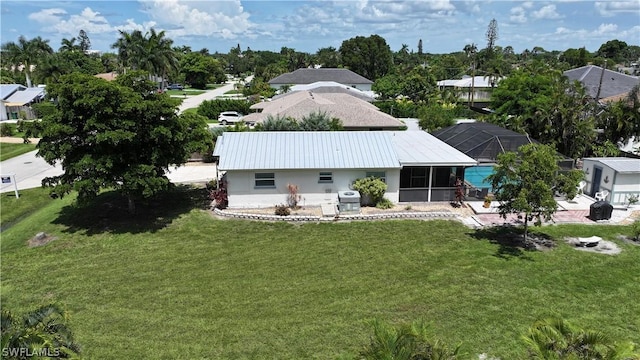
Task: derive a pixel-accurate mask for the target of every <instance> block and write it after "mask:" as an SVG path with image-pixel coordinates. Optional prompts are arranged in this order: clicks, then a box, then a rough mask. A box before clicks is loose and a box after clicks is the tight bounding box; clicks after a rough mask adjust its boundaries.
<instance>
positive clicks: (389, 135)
mask: <svg viewBox="0 0 640 360" xmlns="http://www.w3.org/2000/svg"><path fill="white" fill-rule="evenodd" d="M412 133H414V132H402V131H398V132H386V131H382V132H349V131H335V132H240V133H236V132H225V133H223V134H222V135H221V136H220V137H218V140H217V142H216V147H215V150H214V154H213V155H214V157H215V158H217V161H218V170H219V171H221V172H223V173H224V179H225V181H226V184H227V194H228V199H229V207H231V208H242V207H270V206H274V205H277V204H284V203H286V201H287V196H288V194H289V192H288V186H287V185H288V184H293V185H297V186H298V189H299V194H300V195H301V197H302V198H301V201H300V203H301V204H302V205H307V206H317V205H321V204H327V203H331V204H335V203H337V201H338V192H339V191H348V190H350V188H351V185H352V183H353V182H354V181H355V180H356V179H359V178H364V177H368V176H376V177H379V178H382V179H383V180H384V181H385V182H386V184H387V192H386V194H385V197H386V198H387V199H389V200H391V201H392V202H394V203H398V202H401V201H448V200H451V199H452V198H451V196H452V193H453V190H454V189H455V188H453V187H452V183H451V177H452V176H453V177H454V180H455V177H456V176H459V177H460V178H463V172H464V167H465V166H473V165H475V164H476V161H475V160H473V159H471V158H469V157H467V156H466V155H464V154H462V153H460V152H459V151H457V150H456V149H454V148H453V147H451V146H449V145H447V144H445V143H443V142H442V141H440V140H438V139H436V138H435V137H433V136H431V135H429V134H427V133H426V132H422V131H417V132H415V134H412Z"/></svg>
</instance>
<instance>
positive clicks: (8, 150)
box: [0, 142, 36, 161]
mask: <svg viewBox="0 0 640 360" xmlns="http://www.w3.org/2000/svg"><path fill="white" fill-rule="evenodd" d="M35 149H36V144H14V143H2V142H0V161H5V160H7V159H11V158H12V157H16V156H18V155H22V154H24V153H28V152H29V151H33V150H35Z"/></svg>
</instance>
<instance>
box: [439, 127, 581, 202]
mask: <svg viewBox="0 0 640 360" xmlns="http://www.w3.org/2000/svg"><path fill="white" fill-rule="evenodd" d="M433 136H435V137H436V138H438V139H440V140H442V141H444V142H445V143H447V144H449V145H451V146H452V147H454V148H455V149H457V150H458V151H460V152H462V153H463V154H465V155H467V156H469V157H470V158H473V159H475V160H476V161H478V165H477V166H473V167H469V168H467V169H466V170H465V174H464V181H465V183H466V184H467V186H468V187H470V188H471V189H472V191H471V192H472V193H474V194H478V196H480V197H482V196H484V194H486V193H487V192H490V191H491V184H490V183H488V182H487V180H486V177H487V176H489V175H490V174H491V173H492V172H493V165H494V164H495V163H496V161H497V160H498V155H499V154H502V153H504V152H507V151H513V152H515V151H518V148H519V147H520V146H522V145H527V144H533V143H537V141H535V140H533V139H531V138H530V137H529V135H527V134H520V133H517V132H515V131H511V130H509V129H505V128H503V127H500V126H498V125H494V124H489V123H484V122H469V123H460V124H456V125H453V126H449V127H447V128H444V129H441V130H438V131H436V132H434V133H433ZM561 158H562V160H560V161H559V162H558V165H560V168H561V169H563V170H569V169H572V168H573V166H574V161H573V160H572V159H568V158H566V157H564V156H562V155H561Z"/></svg>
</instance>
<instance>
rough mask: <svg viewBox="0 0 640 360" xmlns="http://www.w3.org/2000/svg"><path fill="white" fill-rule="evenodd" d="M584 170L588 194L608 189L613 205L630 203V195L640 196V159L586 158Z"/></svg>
mask: <svg viewBox="0 0 640 360" xmlns="http://www.w3.org/2000/svg"><path fill="white" fill-rule="evenodd" d="M582 170H583V171H584V179H585V181H586V182H587V185H586V186H585V189H584V192H585V194H587V195H590V196H592V197H593V196H595V194H596V193H597V192H601V191H608V195H607V197H606V200H607V201H608V202H610V203H611V204H613V205H623V204H628V203H629V197H631V196H634V195H635V196H640V159H632V158H625V157H602V158H585V159H584V163H583V166H582Z"/></svg>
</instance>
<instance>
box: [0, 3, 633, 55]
mask: <svg viewBox="0 0 640 360" xmlns="http://www.w3.org/2000/svg"><path fill="white" fill-rule="evenodd" d="M0 10H1V16H2V18H1V19H0V20H1V21H0V23H1V29H2V33H1V41H2V43H5V42H7V41H16V40H17V39H18V37H19V36H20V35H23V36H25V37H26V38H27V39H31V38H33V37H36V36H41V37H42V38H44V39H48V40H50V42H49V44H50V45H51V46H52V47H53V48H54V49H56V50H57V49H58V48H59V47H60V41H61V40H62V39H63V38H71V37H75V36H77V35H78V32H79V31H80V30H81V29H82V30H85V31H86V32H87V34H88V36H89V38H90V40H91V44H92V49H94V50H101V51H112V52H113V51H114V50H112V49H111V47H110V45H111V44H113V43H114V42H115V41H116V39H117V38H118V37H119V32H118V31H127V32H130V31H132V30H135V29H138V30H142V31H147V30H149V29H151V28H155V29H156V30H157V31H159V30H164V31H165V33H166V35H167V37H169V38H170V39H173V40H174V44H175V45H188V46H190V47H191V48H192V49H193V50H200V49H202V48H207V49H209V51H210V52H211V53H213V52H216V51H218V52H223V53H226V52H228V51H229V49H230V48H231V47H234V46H236V45H237V44H240V46H241V48H242V50H246V48H247V47H250V48H251V49H253V50H271V51H280V48H281V47H283V46H286V47H289V48H294V49H296V50H298V51H304V52H309V53H315V52H316V51H317V50H318V49H319V48H323V47H328V46H333V47H335V48H339V47H340V45H341V43H342V41H344V40H347V39H350V38H352V37H355V36H369V35H372V34H378V35H380V36H382V37H383V38H385V39H386V41H387V43H388V44H389V46H390V47H391V49H392V50H393V51H397V50H399V49H400V48H401V46H402V44H406V45H408V46H409V49H411V50H413V51H417V48H418V41H419V40H420V39H422V42H423V51H424V52H429V53H450V52H455V51H461V50H462V49H463V48H464V46H465V45H466V44H471V43H475V44H477V45H478V48H479V49H482V48H484V47H485V46H486V36H485V34H486V32H487V27H488V25H489V22H490V21H491V19H496V21H497V23H498V40H497V43H496V44H497V45H499V46H502V47H505V46H509V45H510V46H512V47H513V48H514V50H515V52H516V53H520V52H522V51H524V50H525V49H532V48H533V47H535V46H539V47H542V48H544V49H545V50H565V49H567V48H580V47H585V48H586V49H587V50H588V51H592V52H593V51H596V50H598V48H599V47H600V45H602V44H603V43H605V42H607V41H609V40H613V39H618V40H621V41H625V42H626V43H627V44H629V45H640V1H638V0H633V1H576V0H556V1H487V0H468V1H450V0H422V1H379V0H376V1H371V0H346V1H344V0H343V1H328V0H322V1H320V0H318V1H293V0H292V1H268V0H251V1H241V0H213V1H194V0H189V1H186V0H155V1H153V0H150V1H146V0H145V1H118V0H112V1H91V0H84V1H52V0H47V1H38V0H28V1H10V0H2V1H1V2H0Z"/></svg>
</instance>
